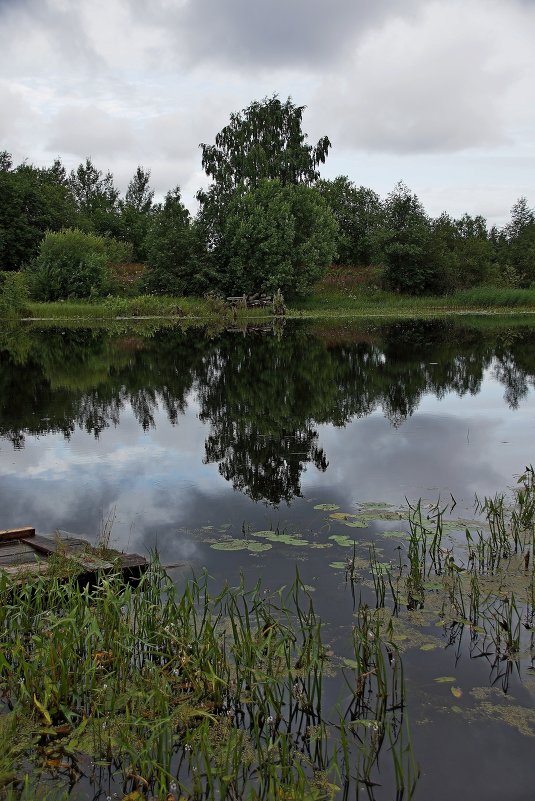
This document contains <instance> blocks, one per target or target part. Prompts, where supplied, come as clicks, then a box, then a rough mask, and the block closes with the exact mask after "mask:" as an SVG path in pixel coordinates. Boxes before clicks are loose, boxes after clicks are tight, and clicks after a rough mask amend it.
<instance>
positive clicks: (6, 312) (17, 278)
mask: <svg viewBox="0 0 535 801" xmlns="http://www.w3.org/2000/svg"><path fill="white" fill-rule="evenodd" d="M27 305H28V282H27V280H26V276H25V275H24V273H11V272H9V273H8V272H5V273H0V317H17V316H20V315H21V314H23V313H24V312H25V311H26V310H27Z"/></svg>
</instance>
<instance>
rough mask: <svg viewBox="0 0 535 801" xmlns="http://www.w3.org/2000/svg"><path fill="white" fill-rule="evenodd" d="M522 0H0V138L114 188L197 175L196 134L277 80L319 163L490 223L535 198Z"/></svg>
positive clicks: (191, 181) (530, 67)
mask: <svg viewBox="0 0 535 801" xmlns="http://www.w3.org/2000/svg"><path fill="white" fill-rule="evenodd" d="M534 41H535V0H374V1H373V2H372V1H371V0H329V2H324V1H323V0H322V1H321V2H320V0H150V2H149V0H0V108H1V113H0V150H3V149H6V150H8V151H10V152H12V153H13V155H14V158H15V161H17V162H18V161H20V160H22V159H24V158H28V159H29V160H30V161H32V162H34V163H36V164H46V163H50V162H51V161H52V159H53V158H54V157H55V156H57V155H59V156H60V157H61V158H62V160H63V161H64V163H65V164H66V165H67V166H68V167H72V166H75V165H76V164H78V163H79V162H80V161H81V160H82V159H83V158H85V157H86V156H91V157H92V158H93V160H94V162H95V164H96V165H97V167H99V168H100V169H103V170H107V169H110V170H111V171H112V172H113V173H114V176H115V178H116V182H117V184H118V185H119V186H120V187H121V188H122V189H124V188H125V187H126V185H127V183H128V180H129V178H130V176H131V175H132V173H133V172H134V170H135V168H136V166H137V165H138V164H142V165H143V166H145V167H147V168H149V169H151V171H152V183H153V186H154V188H155V189H156V191H157V193H158V194H162V193H165V191H167V190H168V189H170V188H172V187H174V186H175V185H176V184H180V186H181V187H182V190H183V194H184V197H185V199H186V200H187V202H188V203H189V205H190V207H192V208H193V197H194V194H195V192H196V190H197V189H198V188H199V187H200V186H201V185H203V184H204V183H205V178H204V174H203V172H202V169H201V164H200V151H199V148H198V145H199V143H200V142H212V141H213V139H214V136H215V134H216V133H217V131H218V130H220V129H221V128H222V127H223V126H224V125H225V124H226V123H227V122H228V117H229V114H230V112H231V111H237V110H239V109H240V108H243V107H245V106H246V105H248V104H249V102H250V101H251V100H254V99H262V98H263V97H265V96H267V95H271V94H272V93H274V92H276V93H278V94H279V96H280V97H281V98H282V99H285V98H286V97H287V96H291V97H292V99H293V101H294V102H295V103H296V104H298V105H306V106H307V111H306V113H305V117H304V129H305V130H306V131H308V133H309V137H310V141H311V142H315V140H317V139H318V138H319V137H320V136H322V135H324V134H327V135H328V136H329V138H330V139H331V141H332V143H333V148H332V151H331V155H330V156H329V158H328V161H327V163H326V165H325V166H324V168H323V172H322V174H323V176H324V177H334V176H336V175H340V174H345V175H348V176H349V177H350V178H351V180H353V181H354V182H355V183H356V184H358V185H360V184H363V185H365V186H370V187H372V188H373V189H375V190H376V191H377V192H379V193H380V194H381V195H385V194H387V193H388V192H389V191H390V190H391V189H392V187H393V185H394V184H395V183H396V182H397V181H398V180H400V179H403V180H404V181H405V182H406V183H407V184H408V185H409V186H410V187H411V188H412V189H413V190H414V191H415V192H416V193H417V194H418V195H419V196H420V198H421V200H422V201H423V202H424V204H425V206H426V208H427V209H428V211H429V212H430V213H432V214H439V213H440V212H441V211H442V210H443V209H445V210H448V211H450V212H452V213H454V214H461V213H463V212H464V211H468V212H470V213H482V214H484V215H485V216H486V217H487V218H488V219H489V221H490V222H496V223H498V224H500V223H502V222H504V221H505V220H506V219H507V217H508V212H509V209H510V207H511V205H512V204H513V203H514V201H515V200H516V199H517V198H518V197H519V196H520V195H526V196H527V198H528V200H529V202H530V204H531V205H535V135H534V134H535V103H533V87H534V86H535V47H534V46H533V42H534Z"/></svg>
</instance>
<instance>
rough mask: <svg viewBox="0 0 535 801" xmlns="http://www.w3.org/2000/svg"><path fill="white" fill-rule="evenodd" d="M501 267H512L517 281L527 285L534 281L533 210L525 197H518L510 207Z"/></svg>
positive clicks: (534, 230) (534, 224) (534, 216)
mask: <svg viewBox="0 0 535 801" xmlns="http://www.w3.org/2000/svg"><path fill="white" fill-rule="evenodd" d="M504 234H505V243H504V244H505V248H504V249H503V252H502V258H503V260H504V261H505V264H504V265H502V266H503V267H506V266H508V267H509V268H511V267H512V268H513V271H514V273H515V274H516V275H517V276H518V282H519V283H520V284H521V285H523V286H529V285H530V284H532V283H533V282H535V212H534V211H533V209H531V208H530V207H529V206H528V202H527V200H526V198H525V197H521V198H519V200H517V202H516V203H515V205H514V206H513V208H512V209H511V222H510V223H509V224H508V225H506V226H505V229H504Z"/></svg>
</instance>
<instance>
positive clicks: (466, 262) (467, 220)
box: [430, 214, 494, 290]
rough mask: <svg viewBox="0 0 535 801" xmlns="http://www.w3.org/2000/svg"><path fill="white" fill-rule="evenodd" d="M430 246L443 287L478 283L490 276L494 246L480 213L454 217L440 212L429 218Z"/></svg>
mask: <svg viewBox="0 0 535 801" xmlns="http://www.w3.org/2000/svg"><path fill="white" fill-rule="evenodd" d="M430 247H431V250H430V260H431V261H432V263H433V264H434V265H435V266H436V267H437V269H439V270H440V271H441V274H442V288H443V289H447V290H451V289H459V288H464V287H472V286H477V285H480V284H484V283H486V282H487V281H489V280H491V279H492V277H493V257H494V250H493V246H492V242H491V240H490V238H489V234H488V231H487V224H486V221H485V219H484V218H483V217H470V215H468V214H465V215H464V216H463V217H461V219H459V220H454V219H452V218H451V217H450V216H449V215H448V214H442V215H441V216H440V217H438V219H436V220H434V221H433V222H432V235H431V246H430ZM437 288H439V287H437Z"/></svg>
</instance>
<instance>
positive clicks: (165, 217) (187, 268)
mask: <svg viewBox="0 0 535 801" xmlns="http://www.w3.org/2000/svg"><path fill="white" fill-rule="evenodd" d="M146 247H147V270H146V275H145V288H146V289H147V290H148V291H149V292H157V293H167V294H173V295H184V294H189V295H202V294H203V292H204V291H205V290H206V289H207V288H208V287H209V284H210V276H209V274H208V272H207V270H206V269H205V267H204V262H203V260H202V259H201V258H200V248H199V236H198V232H197V229H196V227H195V225H193V224H192V222H191V219H190V214H189V212H188V210H187V209H186V207H185V206H184V204H183V203H182V201H181V199H180V189H179V188H178V187H177V188H176V189H175V190H174V191H173V192H168V193H167V195H166V198H165V202H164V204H163V206H159V207H158V208H157V209H156V211H155V212H154V217H153V222H152V225H151V227H150V229H149V232H148V234H147V239H146Z"/></svg>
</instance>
